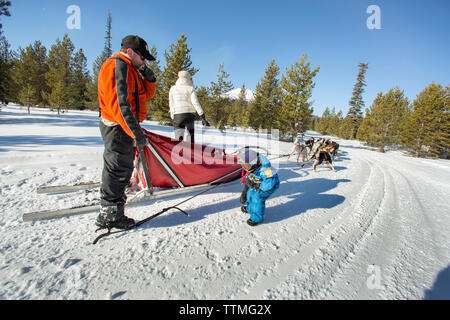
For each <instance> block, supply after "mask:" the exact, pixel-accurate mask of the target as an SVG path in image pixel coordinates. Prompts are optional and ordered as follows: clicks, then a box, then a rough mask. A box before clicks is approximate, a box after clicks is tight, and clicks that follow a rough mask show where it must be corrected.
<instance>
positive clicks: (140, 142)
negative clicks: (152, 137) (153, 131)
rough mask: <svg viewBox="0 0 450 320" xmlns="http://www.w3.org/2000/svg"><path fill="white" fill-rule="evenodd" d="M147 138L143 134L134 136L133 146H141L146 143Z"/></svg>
mask: <svg viewBox="0 0 450 320" xmlns="http://www.w3.org/2000/svg"><path fill="white" fill-rule="evenodd" d="M147 143H148V139H147V137H146V136H145V135H141V136H140V137H136V138H135V139H134V141H133V146H134V147H143V146H145V145H147Z"/></svg>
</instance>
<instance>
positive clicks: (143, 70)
mask: <svg viewBox="0 0 450 320" xmlns="http://www.w3.org/2000/svg"><path fill="white" fill-rule="evenodd" d="M138 71H139V73H140V74H141V76H142V78H144V79H145V80H147V81H149V82H156V78H155V73H154V72H153V71H152V69H150V68H149V67H147V65H146V64H143V65H142V67H140V68H139V70H138Z"/></svg>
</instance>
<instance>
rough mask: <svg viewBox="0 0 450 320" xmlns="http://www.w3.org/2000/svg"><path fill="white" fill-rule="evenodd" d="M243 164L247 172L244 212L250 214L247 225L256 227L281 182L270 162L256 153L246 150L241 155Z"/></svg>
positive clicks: (243, 195)
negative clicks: (269, 199) (267, 201)
mask: <svg viewBox="0 0 450 320" xmlns="http://www.w3.org/2000/svg"><path fill="white" fill-rule="evenodd" d="M241 164H242V166H243V168H244V169H245V170H246V172H247V173H246V175H245V187H244V190H243V192H242V196H241V202H243V203H244V206H242V211H244V212H247V213H249V214H250V219H248V220H247V223H248V224H249V225H250V226H256V225H257V224H259V223H261V222H262V221H263V219H264V211H265V208H266V200H267V199H268V198H269V197H270V195H271V194H272V193H274V192H275V190H276V189H278V187H279V186H280V180H279V178H278V174H277V173H276V172H275V171H274V169H272V168H271V164H270V161H269V160H268V159H267V158H266V157H265V156H263V155H262V154H260V153H258V152H256V151H253V150H246V151H245V152H244V154H243V155H241ZM244 199H245V202H244Z"/></svg>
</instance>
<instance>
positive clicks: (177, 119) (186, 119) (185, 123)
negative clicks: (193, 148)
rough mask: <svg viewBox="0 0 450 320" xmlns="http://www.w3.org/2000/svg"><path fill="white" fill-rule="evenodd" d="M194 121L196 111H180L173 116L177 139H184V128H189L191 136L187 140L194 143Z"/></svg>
mask: <svg viewBox="0 0 450 320" xmlns="http://www.w3.org/2000/svg"><path fill="white" fill-rule="evenodd" d="M194 121H195V113H178V114H175V115H174V117H173V128H174V131H175V139H176V140H183V138H184V130H185V129H187V131H188V133H189V136H188V139H187V141H189V142H192V143H194V142H195V141H194Z"/></svg>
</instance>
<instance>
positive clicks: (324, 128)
mask: <svg viewBox="0 0 450 320" xmlns="http://www.w3.org/2000/svg"><path fill="white" fill-rule="evenodd" d="M331 117H332V115H331V112H330V108H329V107H326V108H325V110H324V111H323V113H322V117H320V120H319V122H318V123H317V124H316V126H315V128H314V130H315V131H317V132H319V133H320V134H328V131H329V129H328V128H329V122H330V120H331Z"/></svg>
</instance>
